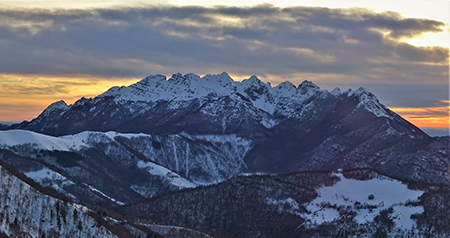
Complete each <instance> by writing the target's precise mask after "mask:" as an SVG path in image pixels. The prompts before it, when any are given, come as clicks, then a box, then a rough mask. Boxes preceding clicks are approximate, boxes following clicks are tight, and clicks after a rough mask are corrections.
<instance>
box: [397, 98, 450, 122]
mask: <svg viewBox="0 0 450 238" xmlns="http://www.w3.org/2000/svg"><path fill="white" fill-rule="evenodd" d="M443 102H446V101H443ZM389 109H391V110H392V111H394V112H396V113H398V114H399V115H400V116H402V117H403V118H404V119H405V120H407V121H409V122H411V123H412V124H414V125H415V126H417V127H442V128H450V106H443V107H423V108H410V107H407V108H400V107H396V108H389Z"/></svg>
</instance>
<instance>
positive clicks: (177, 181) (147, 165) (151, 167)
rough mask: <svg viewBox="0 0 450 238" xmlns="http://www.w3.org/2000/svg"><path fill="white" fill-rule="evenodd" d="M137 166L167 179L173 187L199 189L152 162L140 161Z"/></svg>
mask: <svg viewBox="0 0 450 238" xmlns="http://www.w3.org/2000/svg"><path fill="white" fill-rule="evenodd" d="M137 166H138V167H139V168H142V169H147V170H148V172H149V173H151V174H153V175H159V176H162V177H165V178H166V179H168V180H169V181H170V183H172V184H173V185H175V186H177V187H180V188H193V187H197V184H195V183H192V182H190V181H189V180H187V179H185V178H183V177H181V176H180V175H178V174H177V173H175V172H173V171H171V170H169V169H167V168H165V167H163V166H161V165H157V164H155V163H152V162H144V161H139V162H138V164H137Z"/></svg>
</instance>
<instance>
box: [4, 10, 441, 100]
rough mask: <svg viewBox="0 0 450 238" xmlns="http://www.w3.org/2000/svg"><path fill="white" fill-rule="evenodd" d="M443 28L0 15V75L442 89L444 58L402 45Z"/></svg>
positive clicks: (247, 18)
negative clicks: (347, 82) (229, 78)
mask: <svg viewBox="0 0 450 238" xmlns="http://www.w3.org/2000/svg"><path fill="white" fill-rule="evenodd" d="M444 26H445V25H444V23H442V22H438V21H434V20H428V19H411V18H403V17H402V16H401V15H399V14H397V13H394V12H385V13H375V12H373V11H370V10H368V9H328V8H311V7H292V8H283V9H282V8H277V7H274V6H271V5H260V6H255V7H248V8H238V7H217V8H202V7H148V8H116V9H98V10H52V11H50V10H28V11H25V10H1V9H0V55H1V56H0V72H2V73H14V74H15V73H20V74H47V75H48V74H54V75H72V74H90V75H99V76H106V77H143V76H145V75H147V74H151V73H165V74H167V73H173V72H185V73H186V72H195V73H198V74H202V73H214V72H221V71H224V70H225V71H228V72H230V73H235V74H244V75H251V74H258V75H260V76H265V75H281V76H286V77H288V76H290V75H294V74H298V73H313V74H322V73H326V74H340V75H348V76H349V77H350V76H351V77H356V78H360V79H361V80H363V81H365V82H367V83H368V84H396V85H399V84H400V85H409V84H414V85H423V84H431V85H445V84H448V53H449V52H448V48H442V47H415V46H412V45H408V44H406V43H401V42H400V41H399V39H401V38H408V37H413V36H418V35H421V34H423V33H426V32H439V31H442V28H443V27H444ZM425 80H426V81H425ZM446 92H447V96H448V91H446ZM440 95H445V93H443V92H441V93H440ZM441 99H442V98H441Z"/></svg>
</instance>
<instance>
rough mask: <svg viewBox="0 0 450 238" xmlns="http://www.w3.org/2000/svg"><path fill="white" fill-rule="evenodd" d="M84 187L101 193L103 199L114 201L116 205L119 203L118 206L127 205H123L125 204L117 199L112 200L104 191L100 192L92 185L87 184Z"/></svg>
mask: <svg viewBox="0 0 450 238" xmlns="http://www.w3.org/2000/svg"><path fill="white" fill-rule="evenodd" d="M84 185H86V186H88V187H89V189H90V190H92V191H94V192H97V193H99V194H100V195H102V196H103V197H105V198H107V199H109V200H110V201H112V202H114V203H117V204H119V205H125V203H123V202H121V201H118V200H116V199H114V198H112V197H110V196H108V195H106V194H105V193H103V192H102V191H100V190H98V189H96V188H94V187H93V186H91V185H89V184H86V183H85V184H84Z"/></svg>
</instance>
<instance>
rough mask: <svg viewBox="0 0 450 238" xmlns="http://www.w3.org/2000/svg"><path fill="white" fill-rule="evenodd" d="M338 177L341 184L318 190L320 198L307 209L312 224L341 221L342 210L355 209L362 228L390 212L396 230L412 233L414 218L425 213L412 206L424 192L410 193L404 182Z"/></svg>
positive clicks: (380, 177)
mask: <svg viewBox="0 0 450 238" xmlns="http://www.w3.org/2000/svg"><path fill="white" fill-rule="evenodd" d="M335 175H336V176H338V177H339V178H340V181H339V182H337V183H336V184H334V185H333V186H329V187H328V186H324V187H322V188H320V189H318V194H319V196H318V197H317V198H316V199H314V200H313V201H312V202H310V203H309V204H308V205H307V209H308V211H309V212H310V213H309V214H308V215H307V216H306V219H307V221H308V222H309V223H310V224H316V225H317V224H318V225H320V224H322V223H324V222H331V221H333V220H335V219H339V217H340V214H339V210H338V207H345V208H347V209H348V208H349V207H351V208H352V209H354V210H355V212H356V215H355V217H354V219H355V221H356V222H357V223H359V224H364V223H368V222H373V221H374V218H375V217H376V216H377V215H379V214H380V212H381V211H382V210H386V209H389V217H390V218H391V219H393V221H394V223H395V228H396V229H398V230H405V229H406V230H411V229H413V228H414V226H415V221H413V220H412V219H411V215H412V214H416V213H422V212H423V211H424V210H423V207H422V206H412V205H411V204H412V203H413V202H417V201H418V198H419V196H421V195H422V194H423V193H424V191H420V190H412V189H409V188H408V186H407V185H406V184H403V183H402V182H401V181H398V180H394V179H391V178H388V177H385V176H381V175H380V176H379V177H378V178H372V179H370V180H356V179H347V178H345V177H344V176H343V175H342V173H336V174H335ZM372 196H373V197H372Z"/></svg>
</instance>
